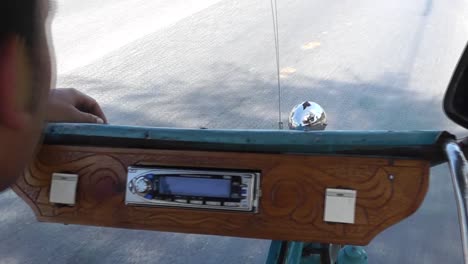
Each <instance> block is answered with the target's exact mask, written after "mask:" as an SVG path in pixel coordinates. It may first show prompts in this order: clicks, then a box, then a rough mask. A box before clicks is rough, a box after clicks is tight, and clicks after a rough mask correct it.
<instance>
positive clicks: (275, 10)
mask: <svg viewBox="0 0 468 264" xmlns="http://www.w3.org/2000/svg"><path fill="white" fill-rule="evenodd" d="M270 3H271V15H272V18H273V33H274V35H275V51H276V54H275V57H276V75H277V81H278V127H279V129H283V121H282V118H281V80H280V77H281V76H280V51H279V31H278V8H277V3H276V0H270Z"/></svg>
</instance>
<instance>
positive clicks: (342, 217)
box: [323, 188, 356, 224]
mask: <svg viewBox="0 0 468 264" xmlns="http://www.w3.org/2000/svg"><path fill="white" fill-rule="evenodd" d="M355 209H356V191H355V190H347V189H330V188H328V189H326V192H325V214H324V217H323V218H324V219H323V220H324V221H325V222H335V223H347V224H354V216H355V215H354V214H355Z"/></svg>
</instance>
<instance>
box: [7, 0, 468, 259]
mask: <svg viewBox="0 0 468 264" xmlns="http://www.w3.org/2000/svg"><path fill="white" fill-rule="evenodd" d="M467 11H468V4H467V3H465V2H464V1H462V0H452V1H434V0H414V1H403V0H393V1H375V0H328V1H319V0H308V1H303V0H301V1H292V0H282V1H279V2H278V12H279V43H280V65H281V69H282V79H281V80H282V86H283V92H282V114H283V119H284V120H283V121H286V120H285V117H287V114H288V112H289V109H290V108H292V106H294V105H295V104H297V103H300V102H302V101H304V100H306V99H307V100H314V101H316V102H318V103H320V104H321V105H322V106H323V107H324V108H325V109H326V111H327V113H328V118H329V123H330V125H329V127H328V129H330V130H332V129H372V130H373V129H391V130H399V129H440V130H450V131H452V132H455V133H457V134H458V135H466V132H465V131H464V130H462V129H460V128H459V127H458V126H457V125H455V124H453V123H452V122H451V121H449V120H448V119H447V118H446V117H445V116H444V114H443V112H442V107H441V100H442V96H443V93H444V90H445V88H446V87H447V84H448V82H449V80H450V76H451V74H452V71H453V69H454V68H455V65H456V63H457V60H458V58H459V56H460V54H461V52H462V50H463V48H464V45H465V44H466V42H467V40H468V18H467V15H466V14H468V12H467ZM272 27H273V26H272V18H271V10H270V2H269V1H249V0H230V1H227V0H197V1H195V0H190V1H181V0H176V1H174V0H173V1H169V0H164V1H151V0H145V1H143V0H125V1H123V0H119V1H116V0H100V1H95V0H82V1H65V0H60V1H58V8H57V13H56V16H55V20H54V23H53V33H54V43H55V49H56V53H57V57H56V58H57V72H58V78H57V86H58V87H75V88H78V89H80V90H82V91H85V92H86V93H88V94H90V95H92V96H94V97H95V98H96V99H98V101H99V102H100V103H101V104H102V106H103V108H104V110H105V112H106V113H107V115H108V118H109V120H110V122H111V123H113V124H127V125H148V126H169V127H209V128H276V126H277V121H278V120H277V116H278V106H277V87H276V65H275V57H274V56H275V50H274V41H273V29H272ZM431 172H432V175H431V183H430V190H429V193H428V195H427V197H426V199H425V201H424V203H423V205H422V207H421V208H420V209H419V210H418V211H417V212H416V213H415V214H414V215H413V216H411V217H410V218H408V219H406V220H404V221H403V222H401V223H399V224H397V225H395V226H393V227H391V228H389V229H388V230H386V231H385V232H383V233H382V234H380V235H379V236H378V237H376V238H375V239H374V240H373V241H372V243H371V244H370V245H369V246H368V247H367V250H368V253H369V258H370V263H389V264H390V263H461V261H462V259H461V244H460V237H459V234H458V220H457V215H456V208H455V201H454V195H453V193H452V186H451V183H450V178H449V175H448V169H447V166H445V165H441V166H438V167H435V168H433V169H432V171H431ZM0 223H1V224H0V237H1V238H2V242H1V243H0V263H99V264H102V263H216V264H217V263H225V264H227V263H263V262H264V261H265V257H266V254H267V250H268V245H269V244H268V241H265V240H252V239H239V238H229V237H215V236H201V235H186V234H173V233H162V232H148V231H138V230H120V229H109V228H97V227H85V226H64V225H58V224H47V223H37V222H36V221H35V218H34V215H33V213H32V211H31V210H30V209H29V207H27V205H26V204H25V203H23V202H22V201H21V200H20V199H19V198H17V197H16V195H15V194H13V192H11V191H6V192H4V193H2V194H0Z"/></svg>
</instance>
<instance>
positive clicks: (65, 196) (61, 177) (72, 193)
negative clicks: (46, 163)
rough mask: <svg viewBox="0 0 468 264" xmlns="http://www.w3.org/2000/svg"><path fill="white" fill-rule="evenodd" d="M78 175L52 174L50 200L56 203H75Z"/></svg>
mask: <svg viewBox="0 0 468 264" xmlns="http://www.w3.org/2000/svg"><path fill="white" fill-rule="evenodd" d="M77 183H78V175H76V174H66V173H54V174H52V183H51V186H50V196H49V201H50V202H51V203H56V204H67V205H75V198H76V186H77Z"/></svg>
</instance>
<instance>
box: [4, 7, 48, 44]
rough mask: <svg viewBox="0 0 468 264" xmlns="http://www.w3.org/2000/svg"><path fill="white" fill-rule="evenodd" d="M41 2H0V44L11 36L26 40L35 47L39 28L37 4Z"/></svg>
mask: <svg viewBox="0 0 468 264" xmlns="http://www.w3.org/2000/svg"><path fill="white" fill-rule="evenodd" d="M38 1H41V0H1V2H0V44H1V43H2V42H3V40H4V39H5V38H6V37H8V36H11V35H17V36H19V37H21V38H22V39H24V41H25V42H26V45H27V46H29V47H32V46H33V43H34V39H35V32H36V30H35V28H36V27H37V14H38V12H37V7H38V6H39V4H38V3H37V2H38Z"/></svg>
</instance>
